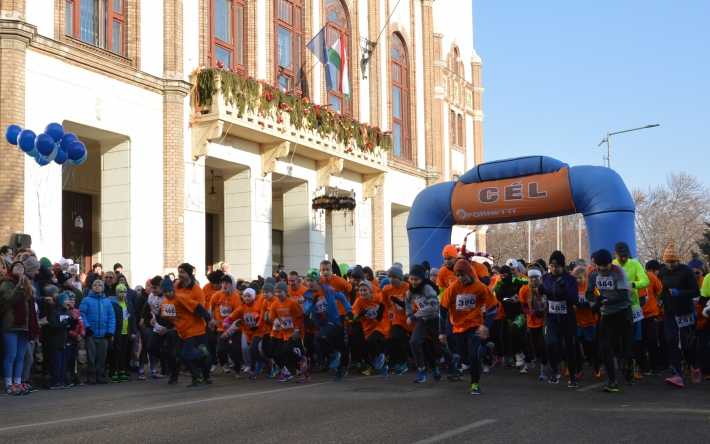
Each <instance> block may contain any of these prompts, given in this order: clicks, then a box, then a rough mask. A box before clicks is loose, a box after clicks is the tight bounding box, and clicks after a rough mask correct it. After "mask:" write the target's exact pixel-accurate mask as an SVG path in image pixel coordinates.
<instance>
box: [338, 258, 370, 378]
mask: <svg viewBox="0 0 710 444" xmlns="http://www.w3.org/2000/svg"><path fill="white" fill-rule="evenodd" d="M364 280H365V272H364V270H363V269H362V267H360V266H359V265H358V266H356V267H354V268H353V270H352V272H351V273H350V283H351V284H352V286H353V289H352V292H351V293H350V294H348V293H345V297H346V298H347V299H348V301H349V302H350V305H354V304H355V302H356V301H357V300H358V299H360V295H359V292H358V287H359V286H360V283H361V282H363V281H364ZM348 334H349V336H348V344H347V346H348V349H349V350H350V356H351V358H352V363H353V364H355V371H356V372H360V373H362V374H363V375H365V376H370V375H371V374H372V372H373V369H372V366H371V365H370V364H371V362H370V360H369V359H367V358H368V356H367V344H366V340H365V331H364V330H363V328H362V324H360V323H350V328H349V329H348Z"/></svg>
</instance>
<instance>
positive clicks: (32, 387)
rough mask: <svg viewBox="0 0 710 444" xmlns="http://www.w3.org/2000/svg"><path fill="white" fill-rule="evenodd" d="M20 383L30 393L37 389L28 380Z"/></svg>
mask: <svg viewBox="0 0 710 444" xmlns="http://www.w3.org/2000/svg"><path fill="white" fill-rule="evenodd" d="M22 385H23V386H24V387H25V388H26V389H27V390H29V391H30V393H34V392H36V391H37V387H35V386H33V385H32V384H30V383H29V382H23V383H22ZM78 385H82V384H81V383H79V384H78Z"/></svg>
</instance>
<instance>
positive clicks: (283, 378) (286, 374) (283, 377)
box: [278, 369, 293, 382]
mask: <svg viewBox="0 0 710 444" xmlns="http://www.w3.org/2000/svg"><path fill="white" fill-rule="evenodd" d="M291 378H293V375H292V374H291V372H289V371H288V370H286V369H283V370H281V376H279V379H278V382H286V381H288V380H289V379H291Z"/></svg>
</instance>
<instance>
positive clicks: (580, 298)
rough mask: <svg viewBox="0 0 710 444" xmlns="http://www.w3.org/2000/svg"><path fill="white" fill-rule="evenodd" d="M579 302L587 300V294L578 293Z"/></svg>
mask: <svg viewBox="0 0 710 444" xmlns="http://www.w3.org/2000/svg"><path fill="white" fill-rule="evenodd" d="M579 302H587V296H586V295H585V294H584V293H579Z"/></svg>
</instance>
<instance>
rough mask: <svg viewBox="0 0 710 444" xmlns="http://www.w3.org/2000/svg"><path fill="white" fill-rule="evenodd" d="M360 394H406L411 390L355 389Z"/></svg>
mask: <svg viewBox="0 0 710 444" xmlns="http://www.w3.org/2000/svg"><path fill="white" fill-rule="evenodd" d="M355 391H356V392H358V393H406V392H408V391H409V389H404V388H359V389H355Z"/></svg>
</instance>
